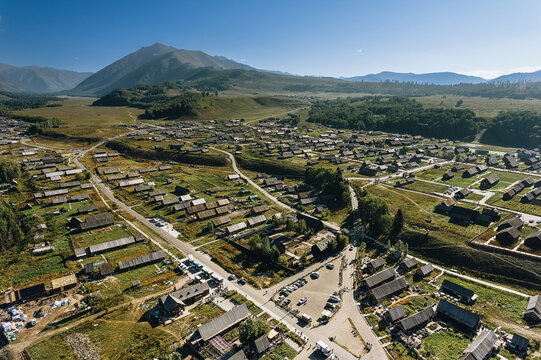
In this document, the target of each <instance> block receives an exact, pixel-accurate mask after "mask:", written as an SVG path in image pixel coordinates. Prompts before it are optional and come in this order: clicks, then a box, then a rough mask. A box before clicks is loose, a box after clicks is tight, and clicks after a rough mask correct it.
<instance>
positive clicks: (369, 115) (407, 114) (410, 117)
mask: <svg viewBox="0 0 541 360" xmlns="http://www.w3.org/2000/svg"><path fill="white" fill-rule="evenodd" d="M308 121H310V122H315V123H320V124H324V125H327V126H332V127H336V128H348V129H356V130H381V131H387V132H397V133H407V134H412V135H422V136H427V137H445V138H450V139H466V138H472V137H474V136H475V135H476V134H477V132H478V131H479V123H480V122H481V120H480V119H477V118H476V117H475V113H474V112H473V111H471V110H467V109H445V108H443V109H437V108H435V109H426V108H424V107H423V106H422V105H421V104H419V103H417V102H416V101H415V100H410V99H407V98H402V97H364V98H351V99H338V100H326V101H318V102H316V103H315V104H314V105H313V106H312V108H311V110H310V112H309V114H308Z"/></svg>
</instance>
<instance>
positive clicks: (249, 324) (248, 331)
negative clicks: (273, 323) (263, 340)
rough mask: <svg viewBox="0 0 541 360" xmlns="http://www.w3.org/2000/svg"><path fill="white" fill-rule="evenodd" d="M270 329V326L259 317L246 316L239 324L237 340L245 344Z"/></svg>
mask: <svg viewBox="0 0 541 360" xmlns="http://www.w3.org/2000/svg"><path fill="white" fill-rule="evenodd" d="M269 331H270V326H269V324H267V323H266V322H264V321H263V320H261V319H259V318H254V319H252V318H248V319H246V320H245V321H244V322H243V323H242V324H241V325H240V326H239V340H240V342H241V343H243V344H245V345H247V344H249V343H251V342H252V341H254V340H255V339H257V338H258V337H260V336H261V335H265V334H267V333H268V332H269Z"/></svg>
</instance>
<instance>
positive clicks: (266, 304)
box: [74, 141, 355, 360]
mask: <svg viewBox="0 0 541 360" xmlns="http://www.w3.org/2000/svg"><path fill="white" fill-rule="evenodd" d="M104 142H105V141H104ZM104 142H102V143H104ZM100 145H101V144H96V145H95V146H94V147H92V148H89V149H87V150H85V151H82V152H80V153H79V154H78V156H77V157H75V158H74V163H75V164H76V165H77V166H78V167H80V168H83V169H84V168H85V167H84V166H83V165H82V164H81V163H80V162H79V160H78V158H79V157H80V156H83V155H84V154H86V153H87V152H89V151H92V150H93V149H94V148H96V147H98V146H100ZM90 181H91V182H92V183H93V184H94V186H95V187H96V188H97V189H99V192H100V193H101V194H102V195H103V196H104V197H105V198H107V199H108V200H109V201H112V202H113V203H115V204H116V205H117V206H118V208H119V209H120V210H122V211H125V212H127V213H128V214H130V215H131V216H133V217H134V218H136V219H137V220H139V221H140V222H141V223H142V224H143V225H145V226H147V227H148V228H150V229H152V230H153V231H154V232H155V233H157V234H158V235H159V236H160V237H161V238H162V239H163V240H165V241H166V242H168V243H169V244H170V245H172V246H174V247H176V248H177V249H179V250H180V251H182V252H183V253H184V254H185V255H188V254H190V255H192V256H193V257H194V258H195V259H196V260H197V261H199V262H200V263H201V264H202V265H203V266H205V267H207V268H209V269H210V270H211V271H213V272H214V273H216V274H218V275H220V276H221V277H222V278H224V286H225V287H226V288H228V289H233V290H236V291H238V292H239V293H241V294H242V295H244V296H246V298H248V299H249V300H251V301H253V302H254V304H256V305H257V306H259V307H260V308H262V309H263V310H264V311H265V312H267V313H268V314H269V315H271V316H272V317H273V318H275V319H277V320H279V321H281V322H282V323H284V324H285V325H286V326H288V328H290V330H292V331H295V332H297V333H302V335H303V336H305V337H308V339H309V344H312V349H314V348H315V343H316V342H317V341H318V340H323V341H325V342H326V343H328V345H329V346H330V347H331V348H332V349H333V351H334V353H335V354H336V355H337V356H338V358H339V359H351V360H353V359H355V357H354V356H353V355H351V354H350V353H349V352H347V351H346V350H344V349H343V348H341V347H340V346H338V345H336V344H332V343H330V342H329V340H328V339H327V338H323V337H322V335H321V334H318V333H316V332H315V331H314V329H310V328H305V327H303V326H302V324H299V322H298V320H297V319H296V318H295V317H294V316H293V315H291V314H288V313H286V312H285V311H284V310H282V308H280V307H278V306H276V305H275V304H274V302H272V301H271V297H272V294H273V293H272V292H270V291H268V290H266V291H265V290H258V289H255V288H253V287H251V286H249V285H244V286H241V285H239V284H238V283H237V282H231V281H229V280H227V277H228V275H229V274H228V273H227V272H226V271H225V270H224V269H222V268H221V267H220V266H219V265H218V264H216V263H214V262H213V261H212V259H211V258H210V256H209V255H208V254H206V253H203V252H201V251H198V250H195V249H194V248H192V247H191V246H190V245H189V244H188V243H187V242H184V241H181V240H179V239H177V238H175V237H173V236H172V235H171V234H169V233H168V232H166V231H164V230H162V229H160V228H158V227H155V226H154V225H153V224H152V223H150V221H148V219H146V218H145V217H144V216H142V215H141V214H139V213H137V212H136V211H135V210H133V209H132V208H131V207H129V206H128V205H126V204H124V203H123V202H122V201H120V200H119V199H117V198H116V197H115V195H114V193H113V191H112V190H111V189H110V188H109V187H108V186H107V185H106V184H104V183H103V182H102V181H101V179H100V178H98V177H97V176H96V175H94V174H92V176H91V178H90ZM263 193H264V194H265V193H266V192H263ZM284 205H285V204H284ZM309 271H310V269H307V270H305V272H303V273H302V274H297V275H296V276H298V277H300V276H306V274H307V273H308V272H309ZM286 281H287V282H290V281H291V279H287V280H286ZM277 286H279V285H277ZM282 286H283V285H282ZM307 346H308V345H307ZM307 353H308V352H307V351H303V353H302V354H301V357H302V356H308V355H306V354H307Z"/></svg>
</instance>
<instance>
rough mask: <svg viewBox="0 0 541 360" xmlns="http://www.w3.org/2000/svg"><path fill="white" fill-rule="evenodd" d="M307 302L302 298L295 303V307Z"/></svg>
mask: <svg viewBox="0 0 541 360" xmlns="http://www.w3.org/2000/svg"><path fill="white" fill-rule="evenodd" d="M307 301H308V299H307V298H305V297H303V298H302V299H300V300H299V302H298V303H297V305H303V304H306V302H307Z"/></svg>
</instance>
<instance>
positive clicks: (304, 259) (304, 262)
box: [301, 253, 308, 265]
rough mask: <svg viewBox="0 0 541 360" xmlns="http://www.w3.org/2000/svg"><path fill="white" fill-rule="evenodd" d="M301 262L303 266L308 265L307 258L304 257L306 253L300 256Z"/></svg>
mask: <svg viewBox="0 0 541 360" xmlns="http://www.w3.org/2000/svg"><path fill="white" fill-rule="evenodd" d="M301 262H302V264H303V265H306V264H308V257H307V256H306V253H303V254H302V255H301Z"/></svg>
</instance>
